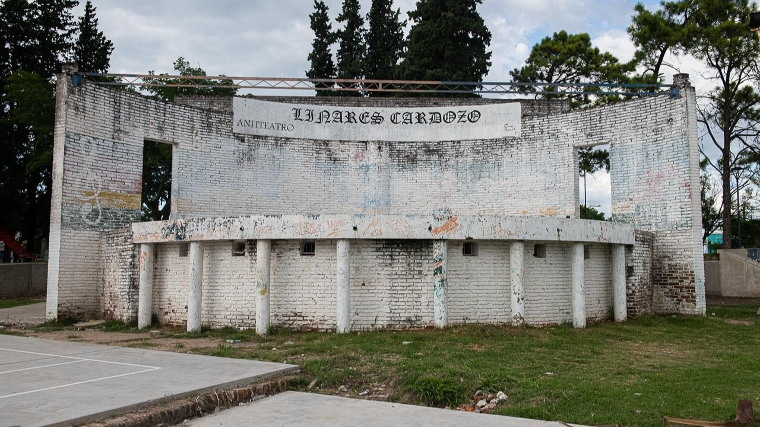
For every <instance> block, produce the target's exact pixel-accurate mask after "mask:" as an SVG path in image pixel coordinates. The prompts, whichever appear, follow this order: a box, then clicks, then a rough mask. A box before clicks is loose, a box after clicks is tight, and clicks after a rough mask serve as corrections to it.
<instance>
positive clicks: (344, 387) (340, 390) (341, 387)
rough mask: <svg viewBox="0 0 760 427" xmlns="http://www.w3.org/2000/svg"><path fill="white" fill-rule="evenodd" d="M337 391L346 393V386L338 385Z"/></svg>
mask: <svg viewBox="0 0 760 427" xmlns="http://www.w3.org/2000/svg"><path fill="white" fill-rule="evenodd" d="M338 392H340V393H348V388H346V386H344V385H342V386H340V387H338Z"/></svg>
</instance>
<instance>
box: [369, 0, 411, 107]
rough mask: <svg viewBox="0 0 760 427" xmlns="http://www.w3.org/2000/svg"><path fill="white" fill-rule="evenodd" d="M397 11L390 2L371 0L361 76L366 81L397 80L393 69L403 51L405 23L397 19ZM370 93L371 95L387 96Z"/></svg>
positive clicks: (380, 93) (395, 67) (379, 93)
mask: <svg viewBox="0 0 760 427" xmlns="http://www.w3.org/2000/svg"><path fill="white" fill-rule="evenodd" d="M400 13H401V11H400V10H399V9H396V10H395V11H394V10H393V1H392V0H372V7H371V8H370V11H369V13H368V14H367V23H368V24H369V30H368V31H367V35H366V41H367V55H366V58H365V65H364V74H365V77H366V78H368V79H378V80H389V79H393V78H395V77H396V69H397V68H398V62H399V59H400V58H401V54H402V52H403V49H404V24H405V21H404V22H401V21H400V20H399V14H400ZM387 95H388V93H384V92H373V93H370V96H387Z"/></svg>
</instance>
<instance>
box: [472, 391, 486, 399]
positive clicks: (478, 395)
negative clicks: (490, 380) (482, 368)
mask: <svg viewBox="0 0 760 427" xmlns="http://www.w3.org/2000/svg"><path fill="white" fill-rule="evenodd" d="M482 398H483V390H478V391H476V392H475V395H474V396H472V400H474V401H476V402H477V401H478V400H480V399H482Z"/></svg>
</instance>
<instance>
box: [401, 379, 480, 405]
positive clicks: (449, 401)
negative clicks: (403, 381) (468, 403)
mask: <svg viewBox="0 0 760 427" xmlns="http://www.w3.org/2000/svg"><path fill="white" fill-rule="evenodd" d="M410 388H411V390H412V391H413V392H414V394H416V395H417V397H419V398H420V400H422V401H423V402H425V404H427V405H432V406H456V405H457V404H459V403H461V402H462V401H464V400H465V399H467V389H465V387H464V384H462V383H461V382H460V381H459V380H458V379H454V378H449V377H438V376H423V377H420V378H418V379H417V381H416V382H415V383H414V385H412V386H411V387H410Z"/></svg>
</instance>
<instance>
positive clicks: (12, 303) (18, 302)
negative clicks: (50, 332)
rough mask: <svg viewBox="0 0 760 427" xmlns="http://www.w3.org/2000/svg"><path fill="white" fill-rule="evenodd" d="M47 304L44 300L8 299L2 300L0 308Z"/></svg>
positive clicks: (0, 300)
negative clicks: (39, 303)
mask: <svg viewBox="0 0 760 427" xmlns="http://www.w3.org/2000/svg"><path fill="white" fill-rule="evenodd" d="M38 302H45V299H44V298H8V299H0V308H11V307H19V306H22V305H29V304H36V303H38Z"/></svg>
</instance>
